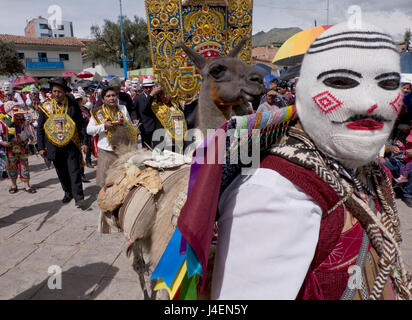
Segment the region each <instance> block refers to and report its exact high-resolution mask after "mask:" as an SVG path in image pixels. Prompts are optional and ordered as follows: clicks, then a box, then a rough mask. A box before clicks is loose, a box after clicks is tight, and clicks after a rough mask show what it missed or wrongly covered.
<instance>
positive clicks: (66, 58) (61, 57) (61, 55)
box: [59, 53, 69, 61]
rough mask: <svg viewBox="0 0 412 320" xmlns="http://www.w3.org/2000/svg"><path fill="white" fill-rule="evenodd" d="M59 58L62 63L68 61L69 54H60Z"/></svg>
mask: <svg viewBox="0 0 412 320" xmlns="http://www.w3.org/2000/svg"><path fill="white" fill-rule="evenodd" d="M59 58H60V61H68V60H69V55H68V54H67V53H60V54H59Z"/></svg>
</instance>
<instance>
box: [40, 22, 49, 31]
mask: <svg viewBox="0 0 412 320" xmlns="http://www.w3.org/2000/svg"><path fill="white" fill-rule="evenodd" d="M40 29H46V30H48V29H50V28H49V25H48V24H45V23H40Z"/></svg>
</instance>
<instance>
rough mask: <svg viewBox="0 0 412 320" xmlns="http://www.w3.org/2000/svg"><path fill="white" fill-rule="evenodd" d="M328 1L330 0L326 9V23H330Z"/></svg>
mask: <svg viewBox="0 0 412 320" xmlns="http://www.w3.org/2000/svg"><path fill="white" fill-rule="evenodd" d="M327 1H328V5H327V9H326V25H329V0H327Z"/></svg>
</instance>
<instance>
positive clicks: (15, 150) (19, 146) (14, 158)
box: [0, 101, 36, 193]
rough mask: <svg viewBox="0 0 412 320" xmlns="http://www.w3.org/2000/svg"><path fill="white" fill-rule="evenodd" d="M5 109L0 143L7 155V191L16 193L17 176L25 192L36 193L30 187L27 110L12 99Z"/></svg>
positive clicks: (29, 135)
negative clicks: (6, 114) (8, 181)
mask: <svg viewBox="0 0 412 320" xmlns="http://www.w3.org/2000/svg"><path fill="white" fill-rule="evenodd" d="M5 110H6V111H7V112H8V116H7V117H6V116H3V117H2V120H1V123H0V145H1V146H2V147H4V148H5V152H6V156H7V173H8V177H9V179H10V181H11V184H12V186H11V188H10V189H9V193H17V191H18V187H17V178H18V176H20V180H21V181H22V182H24V184H25V189H24V190H25V191H26V192H28V193H36V190H35V189H34V188H32V187H30V173H29V147H28V143H29V141H30V140H33V139H34V137H33V134H32V132H31V131H30V130H29V126H28V124H27V123H26V120H25V118H24V116H25V114H26V113H27V112H26V111H24V110H21V109H20V108H19V107H18V105H17V103H16V102H14V101H8V102H6V104H5Z"/></svg>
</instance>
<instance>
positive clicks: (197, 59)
mask: <svg viewBox="0 0 412 320" xmlns="http://www.w3.org/2000/svg"><path fill="white" fill-rule="evenodd" d="M175 47H176V48H182V49H183V51H184V52H186V54H187V55H188V56H189V58H190V60H192V61H193V63H194V64H195V66H196V67H197V68H198V69H199V70H203V68H204V67H205V65H206V62H207V59H206V58H205V57H203V56H201V55H200V54H198V53H197V52H196V51H195V50H193V49H192V48H189V47H188V46H186V45H185V44H184V43H183V42H179V43H177V44H176V46H175Z"/></svg>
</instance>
